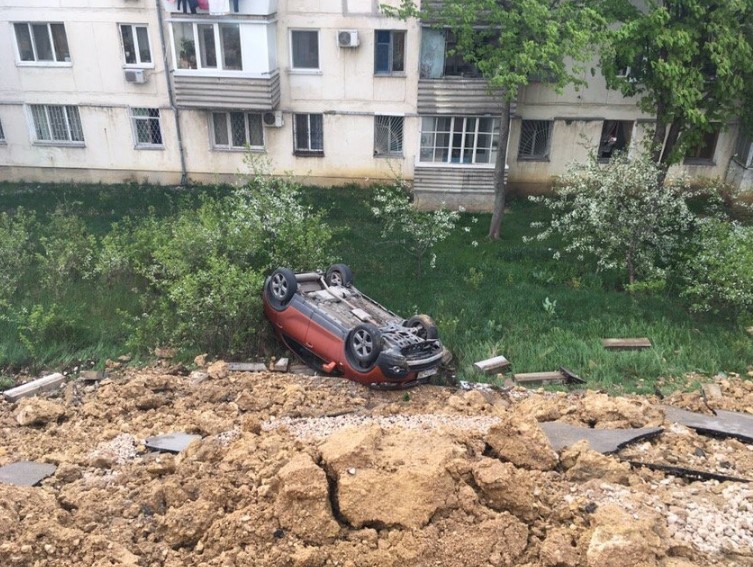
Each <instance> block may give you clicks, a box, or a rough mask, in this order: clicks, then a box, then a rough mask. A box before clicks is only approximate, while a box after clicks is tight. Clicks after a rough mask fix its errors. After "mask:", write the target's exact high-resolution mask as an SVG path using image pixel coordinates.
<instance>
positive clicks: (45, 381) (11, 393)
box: [3, 372, 65, 403]
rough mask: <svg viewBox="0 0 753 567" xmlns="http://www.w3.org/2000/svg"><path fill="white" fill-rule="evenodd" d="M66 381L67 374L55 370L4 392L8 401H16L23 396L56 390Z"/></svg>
mask: <svg viewBox="0 0 753 567" xmlns="http://www.w3.org/2000/svg"><path fill="white" fill-rule="evenodd" d="M64 382H65V376H63V375H62V374H61V373H60V372H55V373H54V374H50V375H48V376H42V377H41V378H37V379H36V380H32V381H31V382H27V383H26V384H21V385H20V386H16V387H15V388H11V389H10V390H5V391H4V392H3V397H4V398H5V399H6V400H7V401H9V402H11V403H14V402H17V401H18V400H20V399H21V398H26V397H28V396H35V395H36V394H41V393H42V392H49V391H50V390H56V389H57V388H59V387H60V386H62V385H63V383H64Z"/></svg>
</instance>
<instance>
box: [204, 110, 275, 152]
mask: <svg viewBox="0 0 753 567" xmlns="http://www.w3.org/2000/svg"><path fill="white" fill-rule="evenodd" d="M212 145H213V146H214V147H215V148H218V149H227V150H230V149H238V150H242V149H245V147H246V146H249V147H251V148H252V149H257V150H258V149H263V148H264V127H263V126H262V120H261V114H252V113H248V112H213V113H212Z"/></svg>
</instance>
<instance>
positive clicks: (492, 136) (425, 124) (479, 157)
mask: <svg viewBox="0 0 753 567" xmlns="http://www.w3.org/2000/svg"><path fill="white" fill-rule="evenodd" d="M498 144H499V123H498V122H497V120H495V119H493V118H481V117H478V118H474V117H468V118H465V117H459V116H454V117H453V116H426V117H424V118H422V119H421V153H420V161H423V162H438V163H465V164H488V163H494V160H495V159H496V156H497V146H498Z"/></svg>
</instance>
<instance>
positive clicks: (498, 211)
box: [489, 99, 511, 240]
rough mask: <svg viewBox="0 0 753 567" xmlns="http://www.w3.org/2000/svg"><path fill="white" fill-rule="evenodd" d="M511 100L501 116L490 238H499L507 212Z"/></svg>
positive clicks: (506, 101)
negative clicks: (506, 169)
mask: <svg viewBox="0 0 753 567" xmlns="http://www.w3.org/2000/svg"><path fill="white" fill-rule="evenodd" d="M510 107H511V104H510V101H509V100H507V99H505V100H504V102H503V104H502V112H501V114H500V117H499V146H498V147H497V161H496V162H495V164H494V212H493V213H492V222H491V224H490V226H489V238H491V239H492V240H499V237H500V232H501V228H502V216H503V215H504V214H505V193H506V191H507V179H506V178H507V176H506V175H505V165H506V164H507V141H508V140H509V138H510Z"/></svg>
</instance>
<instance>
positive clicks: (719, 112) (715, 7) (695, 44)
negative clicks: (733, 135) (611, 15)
mask: <svg viewBox="0 0 753 567" xmlns="http://www.w3.org/2000/svg"><path fill="white" fill-rule="evenodd" d="M618 3H622V13H621V21H622V23H621V25H619V26H615V27H614V28H613V29H611V30H610V32H609V34H608V39H607V41H606V42H605V43H606V44H605V47H604V49H603V51H602V61H601V66H602V69H603V72H604V75H605V77H606V79H607V84H608V85H609V86H610V87H611V88H615V89H619V90H620V91H621V92H622V93H623V94H624V95H626V96H637V97H638V98H639V106H640V108H641V109H642V110H643V111H645V112H647V113H649V114H655V115H656V116H657V135H656V142H657V144H662V143H664V133H665V127H666V126H667V125H670V126H671V127H670V131H669V136H667V141H666V147H665V150H664V155H663V158H662V162H664V163H676V162H678V161H679V160H681V159H682V157H683V155H684V154H685V152H686V150H687V149H688V148H691V147H693V146H695V145H696V144H698V143H699V142H700V140H701V139H702V137H703V135H704V134H705V133H708V132H712V131H713V130H714V129H715V128H718V127H719V126H720V125H724V124H726V123H727V122H728V121H729V120H730V119H731V118H735V117H737V116H739V115H740V113H741V112H742V114H743V116H744V117H745V118H747V122H748V124H749V125H750V124H751V120H750V118H751V110H752V109H753V102H752V101H753V97H752V96H751V95H752V94H753V81H752V80H751V79H752V78H753V77H752V73H753V68H751V65H750V61H751V58H752V57H753V29H751V27H750V25H749V22H750V21H751V19H753V0H734V1H729V2H707V1H705V0H668V1H664V2H656V1H651V2H648V3H647V5H646V8H645V9H640V10H639V9H637V8H633V7H632V6H631V5H630V4H631V3H630V2H628V0H620V1H619V2H618ZM626 68H629V74H628V75H627V76H625V75H624V73H623V71H624V69H626ZM659 149H660V148H659ZM658 155H659V154H658V153H657V157H658Z"/></svg>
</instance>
